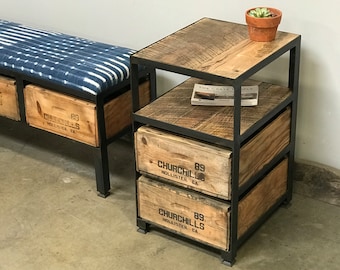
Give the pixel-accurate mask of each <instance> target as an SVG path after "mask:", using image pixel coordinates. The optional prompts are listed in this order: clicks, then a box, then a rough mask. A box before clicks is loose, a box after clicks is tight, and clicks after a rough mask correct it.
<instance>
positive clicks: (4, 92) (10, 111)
mask: <svg viewBox="0 0 340 270" xmlns="http://www.w3.org/2000/svg"><path fill="white" fill-rule="evenodd" d="M0 115H1V116H5V117H7V118H10V119H13V120H16V121H19V120H20V113H19V102H18V94H17V90H16V83H15V80H13V79H10V78H6V77H3V76H0Z"/></svg>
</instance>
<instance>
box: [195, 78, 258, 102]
mask: <svg viewBox="0 0 340 270" xmlns="http://www.w3.org/2000/svg"><path fill="white" fill-rule="evenodd" d="M258 96H259V86H258V85H249V86H241V106H256V105H257V104H258ZM191 105H204V106H234V88H233V87H232V86H226V85H205V84H198V83H196V84H195V85H194V89H193V92H192V96H191Z"/></svg>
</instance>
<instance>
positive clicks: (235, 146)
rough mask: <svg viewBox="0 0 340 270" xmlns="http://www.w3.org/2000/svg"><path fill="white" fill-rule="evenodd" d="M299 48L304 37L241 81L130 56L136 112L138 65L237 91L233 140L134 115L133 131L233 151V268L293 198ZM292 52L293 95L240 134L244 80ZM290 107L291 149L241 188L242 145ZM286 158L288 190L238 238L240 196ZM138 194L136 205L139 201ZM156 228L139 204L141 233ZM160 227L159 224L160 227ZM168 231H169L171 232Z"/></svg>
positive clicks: (229, 259) (226, 256)
mask: <svg viewBox="0 0 340 270" xmlns="http://www.w3.org/2000/svg"><path fill="white" fill-rule="evenodd" d="M300 48H301V37H300V36H298V37H297V38H296V39H294V40H293V41H291V42H290V43H288V44H287V45H286V46H284V47H282V48H281V49H279V50H278V51H276V52H275V53H274V54H273V55H271V56H270V57H268V58H266V59H265V60H263V61H262V62H260V63H258V64H257V65H256V66H254V67H253V68H251V69H249V70H248V72H246V73H244V74H243V76H240V77H239V78H238V79H235V80H233V79H229V78H223V77H220V76H216V75H214V74H209V73H204V72H200V71H196V70H191V69H185V68H183V67H177V66H173V65H167V64H164V63H159V62H157V61H151V60H148V59H141V58H138V56H134V55H132V56H131V72H132V73H131V87H132V95H133V111H134V112H136V111H137V110H138V109H139V99H138V94H137V93H138V92H137V91H138V84H137V81H138V80H137V79H138V76H139V72H138V67H139V65H143V66H147V67H148V68H150V69H152V70H153V71H154V73H155V72H156V69H160V70H166V71H170V72H173V73H179V74H183V75H187V76H191V77H195V78H200V79H204V80H208V81H214V82H216V83H221V84H227V85H230V84H231V85H232V86H233V87H234V89H235V105H234V134H233V140H232V141H230V140H226V139H222V138H217V137H215V136H211V135H209V134H203V133H200V132H197V131H193V130H190V129H186V128H183V127H178V126H175V125H170V124H168V123H165V122H160V121H157V120H155V119H149V118H147V117H144V116H141V115H138V114H134V115H133V117H134V119H133V129H134V131H136V130H137V129H138V127H140V126H141V125H146V124H148V125H151V126H154V127H158V128H161V129H163V130H166V131H171V132H174V133H177V134H181V135H184V136H190V137H192V138H195V139H199V140H203V141H206V142H209V143H213V144H218V145H221V146H222V147H227V148H229V149H232V152H233V155H232V176H231V177H232V179H233V180H232V187H231V190H232V191H231V192H232V194H231V200H230V201H228V203H229V204H230V209H231V217H230V220H231V222H230V248H229V250H227V251H226V250H222V251H221V258H222V262H223V263H224V264H226V265H229V266H231V265H232V264H233V263H234V262H235V258H236V253H237V248H238V247H239V246H240V245H241V244H242V243H243V242H244V241H245V240H246V239H247V238H249V237H250V236H251V235H252V233H253V232H254V231H255V230H257V229H258V227H259V226H260V225H261V224H263V222H264V221H265V220H266V219H267V218H268V217H269V216H270V215H271V214H272V213H273V211H274V210H275V209H277V208H278V207H279V206H280V205H281V204H283V203H289V202H290V200H291V198H292V185H293V184H292V181H293V177H292V173H293V165H294V155H295V132H296V115H297V99H298V84H299V66H300ZM286 52H289V53H290V54H289V75H288V87H289V88H290V89H291V91H292V94H291V95H290V96H289V97H288V98H287V99H286V100H284V101H283V102H281V103H280V104H279V105H278V106H276V107H275V108H274V109H273V110H271V111H270V112H269V113H268V114H267V115H265V116H264V117H263V118H262V119H261V120H260V121H258V122H257V123H256V124H255V125H253V126H252V127H251V128H249V130H247V131H246V132H245V133H244V134H242V135H240V119H241V91H240V90H241V85H242V83H243V81H244V80H246V79H247V78H249V77H250V76H252V75H254V74H255V73H256V72H258V71H259V70H261V69H262V68H264V67H265V66H267V65H268V64H270V63H271V62H273V61H274V60H276V59H277V58H279V57H280V56H282V55H283V54H284V53H286ZM151 86H152V87H151V90H152V93H153V99H156V94H157V89H156V82H155V79H154V81H153V83H152V84H151ZM288 106H290V107H291V128H290V138H291V139H290V143H289V144H288V146H287V147H286V148H285V149H284V150H282V151H281V153H279V154H278V155H277V156H276V157H275V158H274V159H273V160H272V161H271V162H270V163H269V164H268V166H265V168H263V169H262V170H261V171H260V172H258V173H257V174H256V175H255V176H254V177H252V178H251V179H250V181H249V182H248V183H247V184H246V185H245V186H243V187H242V188H239V174H238V172H239V157H240V148H241V146H242V145H243V144H244V143H245V142H246V141H247V140H248V139H250V138H251V137H252V136H254V134H255V133H256V132H258V131H259V130H261V129H262V128H264V127H265V126H266V125H267V124H268V123H269V122H270V121H272V120H274V118H275V116H277V115H278V114H279V113H280V112H282V111H283V110H284V109H285V108H286V107H288ZM284 157H288V181H287V183H288V184H287V191H286V193H285V194H284V195H283V196H282V197H281V198H280V199H279V200H278V202H277V203H276V204H275V205H273V206H272V207H271V208H270V209H269V210H268V211H267V212H266V213H265V214H264V215H263V216H262V217H261V218H260V219H259V220H258V221H257V222H256V223H255V224H254V225H253V226H252V227H251V228H250V229H248V231H247V232H246V233H245V234H244V235H243V236H242V237H241V238H239V239H238V236H237V227H238V224H237V222H238V218H237V217H238V203H239V200H240V198H241V197H243V196H244V195H245V194H246V193H247V192H248V190H249V189H250V188H251V187H253V186H255V185H256V184H257V182H258V181H260V180H261V179H262V178H263V177H264V176H265V175H266V174H267V173H268V172H269V171H270V170H271V169H273V168H274V166H275V165H277V164H278V163H279V162H280V161H281V160H283V159H284ZM139 176H140V174H139V173H138V172H137V171H136V179H138V178H139ZM137 200H138V198H137V193H136V202H137ZM150 225H154V224H152V222H148V221H146V220H143V219H142V218H141V217H139V216H138V203H137V226H138V231H140V232H142V233H146V232H147V231H148V230H149V226H150ZM157 226H158V225H157ZM168 230H169V229H168Z"/></svg>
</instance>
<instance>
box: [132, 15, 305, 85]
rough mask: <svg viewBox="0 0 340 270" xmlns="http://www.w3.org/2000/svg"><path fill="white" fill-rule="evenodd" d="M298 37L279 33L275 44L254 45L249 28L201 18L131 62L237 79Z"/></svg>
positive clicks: (136, 54)
mask: <svg viewBox="0 0 340 270" xmlns="http://www.w3.org/2000/svg"><path fill="white" fill-rule="evenodd" d="M298 38H299V35H297V34H292V33H286V32H280V31H278V33H277V35H276V39H275V40H274V41H272V42H255V41H251V40H250V39H249V37H248V30H247V26H246V25H243V24H237V23H231V22H225V21H221V20H216V19H210V18H202V19H200V20H199V21H197V22H195V23H193V24H191V25H189V26H187V27H185V28H183V29H181V30H179V31H177V32H175V33H173V34H171V35H169V36H167V37H165V38H163V39H161V40H159V41H157V42H155V43H153V44H151V45H150V46H148V47H146V48H144V49H141V50H140V51H138V52H136V53H135V54H134V55H133V56H132V59H139V60H141V61H143V60H147V61H153V62H155V63H161V64H165V65H171V66H174V67H180V68H185V69H188V70H193V71H199V72H205V73H210V74H214V75H217V76H222V77H225V78H229V79H237V78H238V77H239V76H241V75H243V74H244V73H245V72H247V71H248V70H249V69H251V68H252V67H254V66H256V65H257V64H259V63H260V62H261V61H263V60H265V59H266V58H267V57H268V56H270V55H272V54H274V53H275V52H277V51H278V50H279V49H281V48H282V47H284V46H285V45H287V44H289V43H290V42H291V41H293V40H295V39H298Z"/></svg>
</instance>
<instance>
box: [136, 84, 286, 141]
mask: <svg viewBox="0 0 340 270" xmlns="http://www.w3.org/2000/svg"><path fill="white" fill-rule="evenodd" d="M195 83H202V84H204V83H205V84H209V82H207V81H204V80H201V79H197V78H190V79H188V80H186V81H185V82H183V83H182V84H180V85H178V86H177V87H175V88H174V89H172V90H170V91H169V92H167V93H165V94H164V95H162V96H161V97H159V98H158V99H157V100H155V101H154V102H152V103H150V104H148V105H147V106H145V107H143V108H142V109H140V110H139V111H137V112H136V115H140V116H144V117H148V118H151V119H155V120H157V121H161V122H164V123H169V124H172V125H176V126H179V127H184V128H188V129H191V130H195V131H199V132H202V133H206V134H209V135H213V136H216V137H220V138H224V139H228V140H233V130H234V108H233V107H215V106H193V105H191V101H190V100H191V94H192V89H193V87H194V84H195ZM245 83H247V84H249V83H251V84H258V85H259V102H258V105H257V106H253V107H242V108H241V130H240V134H241V135H242V134H243V133H244V132H245V131H247V130H248V129H249V128H250V127H251V126H252V125H253V124H255V123H256V122H258V121H259V120H260V119H261V118H262V117H263V116H264V115H266V114H267V113H268V112H270V111H271V110H272V109H273V108H275V107H276V106H277V105H278V104H280V103H281V102H283V101H284V100H285V99H286V98H288V97H289V96H290V95H291V90H290V89H289V88H287V87H282V86H278V85H273V84H269V83H265V82H258V81H254V80H247V81H245Z"/></svg>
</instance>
